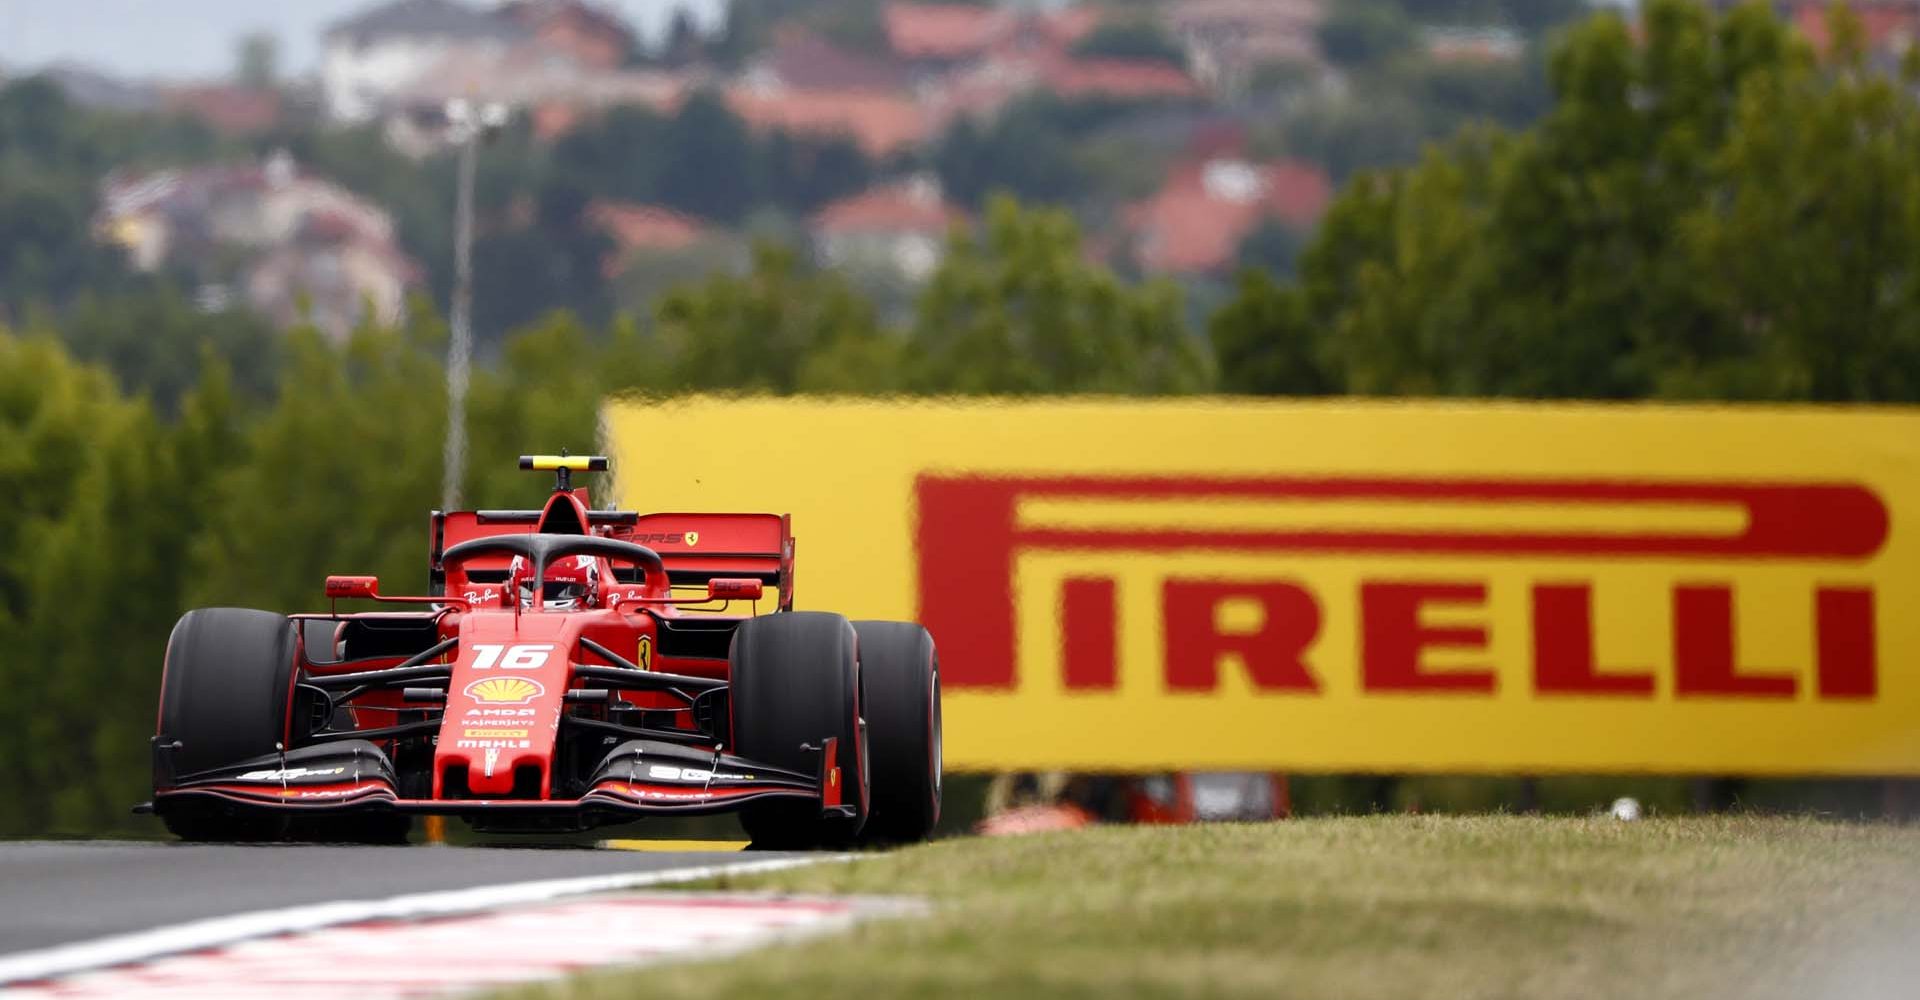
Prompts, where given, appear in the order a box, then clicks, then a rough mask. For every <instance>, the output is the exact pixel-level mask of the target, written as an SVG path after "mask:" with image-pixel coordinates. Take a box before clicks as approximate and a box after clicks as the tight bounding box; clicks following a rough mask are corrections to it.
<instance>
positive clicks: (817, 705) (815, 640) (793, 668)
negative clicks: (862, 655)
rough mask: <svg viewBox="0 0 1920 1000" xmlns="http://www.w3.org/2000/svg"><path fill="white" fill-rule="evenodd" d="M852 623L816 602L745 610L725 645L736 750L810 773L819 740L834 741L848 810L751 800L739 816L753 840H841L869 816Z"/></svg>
mask: <svg viewBox="0 0 1920 1000" xmlns="http://www.w3.org/2000/svg"><path fill="white" fill-rule="evenodd" d="M855 643H856V640H855V638H854V631H853V625H852V623H850V622H848V621H847V620H846V619H845V618H843V617H841V616H840V615H835V614H826V613H823V612H819V611H787V612H781V613H779V614H773V615H765V616H762V617H759V618H752V619H748V620H747V621H745V622H743V623H741V625H740V628H739V629H738V631H736V632H734V635H733V647H732V649H731V650H730V652H729V653H728V659H729V661H731V662H730V665H729V672H730V674H729V675H730V680H729V703H730V704H731V706H732V712H733V725H732V729H733V743H734V750H735V751H736V752H738V753H739V754H740V755H741V756H743V757H746V758H748V759H750V760H757V761H762V762H764V763H767V764H770V765H772V766H774V767H779V768H785V769H787V770H790V771H799V772H801V773H803V774H812V773H815V772H816V771H818V770H820V751H819V749H818V748H819V747H821V746H823V745H824V741H825V740H826V739H827V738H829V737H833V738H835V739H837V740H838V741H839V742H838V748H839V750H838V755H837V760H836V761H835V764H836V765H837V766H838V767H839V769H840V779H841V793H840V801H841V803H842V804H843V805H847V806H851V807H852V813H853V815H852V816H827V815H823V814H822V811H821V808H820V805H819V804H818V803H817V802H814V801H811V800H795V799H777V800H772V801H767V802H759V803H754V804H751V805H748V806H747V807H746V808H745V809H743V810H742V811H741V814H740V822H741V825H742V826H744V827H745V828H746V830H747V835H748V836H750V837H751V838H753V845H754V846H755V847H757V848H763V849H770V848H777V849H806V848H814V847H843V846H846V845H848V844H851V843H852V842H853V841H854V838H856V837H857V836H859V834H860V830H861V828H862V827H863V826H864V825H865V823H866V819H867V803H868V783H867V766H866V764H867V759H866V757H867V755H866V740H865V738H864V733H863V726H862V723H861V720H860V661H859V659H858V657H857V655H856V653H855Z"/></svg>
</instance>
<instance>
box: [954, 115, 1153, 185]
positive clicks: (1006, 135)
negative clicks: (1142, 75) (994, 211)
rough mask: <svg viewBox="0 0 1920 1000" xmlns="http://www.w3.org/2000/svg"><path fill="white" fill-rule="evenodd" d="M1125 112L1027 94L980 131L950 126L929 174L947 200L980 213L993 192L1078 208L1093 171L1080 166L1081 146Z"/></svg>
mask: <svg viewBox="0 0 1920 1000" xmlns="http://www.w3.org/2000/svg"><path fill="white" fill-rule="evenodd" d="M1131 107H1132V106H1131V105H1129V104H1127V103H1125V102H1119V101H1111V100H1073V101H1067V100H1062V99H1060V98H1058V97H1055V96H1053V95H1052V94H1047V93H1035V94H1031V95H1029V96H1027V97H1024V98H1021V99H1019V100H1017V101H1014V102H1013V103H1012V104H1010V105H1008V106H1007V107H1006V108H1005V109H1003V110H1002V111H1001V112H1000V114H999V116H998V117H996V118H994V119H993V120H992V121H991V122H988V123H986V124H981V123H980V122H977V121H975V120H974V119H972V118H970V117H962V118H961V119H960V120H958V121H957V122H955V123H954V124H953V125H952V126H950V127H949V128H948V129H947V131H946V134H944V135H942V136H941V137H940V141H939V142H938V144H937V145H936V146H935V148H934V150H933V165H934V169H935V170H936V171H938V173H939V175H940V181H941V184H942V185H943V187H944V188H945V190H946V192H947V194H948V196H949V197H952V198H954V199H956V200H958V201H961V202H963V203H965V204H968V205H984V204H986V201H987V199H988V198H989V197H990V196H991V195H993V194H995V193H997V192H1004V193H1007V194H1011V195H1014V196H1015V197H1018V198H1020V199H1021V200H1023V201H1032V202H1053V203H1074V202H1078V201H1082V200H1084V199H1085V198H1086V197H1087V195H1088V194H1089V189H1090V188H1092V187H1093V184H1092V183H1091V179H1090V178H1091V175H1092V173H1093V172H1094V171H1095V170H1096V169H1097V168H1096V167H1093V166H1092V165H1090V164H1089V163H1088V162H1087V161H1086V160H1085V159H1083V156H1084V153H1085V147H1086V145H1087V140H1088V139H1089V137H1091V136H1093V135H1094V134H1095V133H1097V132H1098V131H1099V130H1100V129H1102V128H1103V127H1105V126H1107V125H1110V124H1112V123H1114V122H1115V121H1117V120H1119V119H1121V118H1122V117H1124V116H1125V115H1126V114H1127V113H1128V111H1129V110H1130V109H1131Z"/></svg>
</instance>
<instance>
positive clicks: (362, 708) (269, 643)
mask: <svg viewBox="0 0 1920 1000" xmlns="http://www.w3.org/2000/svg"><path fill="white" fill-rule="evenodd" d="M520 465H521V468H523V469H534V470H543V471H551V472H553V473H555V474H556V478H557V480H558V481H557V483H556V485H555V488H554V491H553V494H552V495H551V496H550V497H549V498H548V500H547V502H546V505H545V506H544V507H543V508H542V509H540V510H482V511H458V512H453V513H442V512H439V511H435V512H434V513H433V515H432V518H431V546H430V551H429V558H428V567H429V581H430V590H431V593H430V594H428V595H424V596H419V597H389V596H385V595H382V594H381V593H380V591H379V585H378V581H377V580H376V579H374V578H372V577H364V576H332V577H328V578H327V581H326V595H327V597H329V598H330V599H332V600H333V601H334V603H335V610H334V611H332V612H329V613H326V614H297V615H291V616H287V615H280V614H273V613H269V612H265V611H251V610H243V609H238V608H205V609H201V610H197V611H191V612H188V613H187V614H186V616H184V617H183V618H181V619H180V622H179V624H177V625H176V626H175V627H174V630H173V634H172V636H171V638H170V639H169V640H168V643H167V651H166V660H165V667H164V673H163V675H162V679H161V692H160V710H159V722H158V731H157V733H156V734H155V736H154V738H153V774H154V795H153V801H152V803H151V804H150V808H151V809H152V811H153V812H156V813H158V814H159V816H160V818H161V819H162V820H163V821H164V822H165V824H166V826H167V828H168V829H169V830H171V831H172V832H173V833H175V834H176V835H178V836H180V837H182V838H185V839H188V840H259V839H297V840H348V841H367V842H381V841H387V842H393V841H399V840H404V839H405V838H406V836H407V832H408V829H409V827H410V825H411V822H412V817H414V816H416V815H419V814H440V815H446V816H455V817H459V818H461V819H463V820H465V821H467V822H468V823H469V824H470V825H471V826H473V827H475V828H476V829H480V830H484V831H496V832H536V833H537V832H556V831H574V830H583V829H588V828H591V827H593V826H597V825H601V824H606V823H613V822H625V821H628V820H631V819H634V818H637V817H644V816H653V815H662V814H674V815H679V814H690V813H714V812H722V811H738V812H739V814H740V818H741V821H742V823H743V825H744V826H745V827H746V830H747V832H748V834H749V835H750V836H751V837H752V838H753V840H754V842H755V844H757V845H761V846H769V847H786V848H803V847H815V846H848V845H856V844H862V843H870V842H902V841H915V840H920V839H924V838H925V837H927V836H928V835H929V834H930V833H931V831H932V830H933V827H934V824H935V823H936V822H937V821H938V819H939V816H940V786H941V753H940V735H941V733H940V663H939V657H938V655H937V654H936V652H935V650H934V646H933V640H932V638H931V637H930V636H929V635H928V634H927V631H926V630H925V629H923V628H921V627H920V626H918V625H915V624H911V623H906V622H866V621H862V622H852V621H848V620H847V619H846V618H843V617H841V616H840V615H836V614H828V613H824V612H818V611H795V610H793V555H794V539H793V536H792V533H791V521H790V518H789V517H787V516H784V515H772V514H648V515H644V516H643V515H640V514H636V513H632V512H628V511H607V510H593V509H592V508H591V506H590V504H589V501H588V495H587V490H586V489H585V488H579V489H576V488H574V487H573V485H572V481H571V476H572V474H573V473H575V472H585V471H595V472H597V471H603V470H605V469H606V468H607V461H606V459H604V458H600V457H591V456H576V457H564V456H562V457H533V456H528V457H522V458H521V459H520ZM767 587H773V588H775V593H776V594H777V600H776V601H774V602H773V603H774V605H775V607H774V608H773V609H772V610H770V611H768V612H767V613H765V614H758V613H754V612H757V611H758V609H759V607H760V605H761V604H762V603H764V602H763V601H762V597H763V593H764V592H765V589H766V588H767ZM349 599H358V600H371V601H385V602H389V603H394V604H400V605H405V606H407V609H406V610H398V611H392V612H384V613H339V612H338V602H339V601H341V600H349ZM734 602H747V604H748V613H744V614H734V613H728V612H729V611H730V610H731V609H733V608H735V607H736V606H737V605H736V604H735V603H734Z"/></svg>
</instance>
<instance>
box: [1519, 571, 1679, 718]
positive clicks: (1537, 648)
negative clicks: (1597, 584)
mask: <svg viewBox="0 0 1920 1000" xmlns="http://www.w3.org/2000/svg"><path fill="white" fill-rule="evenodd" d="M1533 684H1534V688H1535V690H1537V691H1539V692H1540V693H1541V694H1618V695H1633V696H1636V697H1648V696H1651V695H1652V694H1653V675H1652V674H1645V673H1619V672H1611V673H1601V672H1600V667H1599V666H1598V665H1597V664H1595V663H1594V652H1593V588H1592V587H1591V586H1588V585H1587V584H1583V583H1579V584H1547V583H1543V584H1537V585H1535V586H1534V588H1533Z"/></svg>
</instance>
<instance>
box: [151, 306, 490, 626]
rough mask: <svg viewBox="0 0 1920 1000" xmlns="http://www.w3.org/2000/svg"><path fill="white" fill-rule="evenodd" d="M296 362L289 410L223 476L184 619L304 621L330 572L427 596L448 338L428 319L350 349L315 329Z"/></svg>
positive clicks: (254, 434)
mask: <svg viewBox="0 0 1920 1000" xmlns="http://www.w3.org/2000/svg"><path fill="white" fill-rule="evenodd" d="M287 349H288V353H289V356H288V361H287V364H286V365H285V367H284V368H283V375H282V379H281V383H280V396H279V399H278V400H277V401H276V402H275V404H274V405H273V407H272V408H270V409H269V410H267V411H266V412H264V413H262V414H260V415H259V416H258V417H256V418H254V419H253V420H251V421H249V427H248V430H247V434H246V440H247V445H248V447H247V454H249V455H251V456H254V460H253V461H249V462H244V463H237V464H235V465H233V466H231V467H228V468H225V469H223V470H221V472H220V473H219V475H218V476H216V477H215V489H216V493H215V499H214V506H215V507H216V508H217V509H218V510H219V511H220V515H221V516H220V518H219V520H218V522H217V523H216V524H215V525H214V526H213V530H210V531H208V532H206V533H204V534H202V535H201V536H200V537H199V538H198V539H197V540H196V545H195V550H194V555H195V562H196V564H197V565H199V566H200V567H202V572H201V574H200V575H199V576H198V577H197V578H196V579H195V580H194V581H193V583H192V585H191V586H190V587H188V588H187V593H186V595H185V599H184V601H183V602H182V603H183V606H185V607H199V606H205V605H215V604H237V605H241V606H245V607H258V608H265V609H268V610H277V611H294V610H301V609H304V608H308V607H311V606H312V605H314V603H315V602H316V601H317V600H319V598H320V585H321V583H322V582H323V581H324V580H325V578H326V575H327V574H328V573H368V574H374V575H378V576H380V577H381V578H382V580H383V581H384V582H385V586H386V589H387V590H388V591H389V592H391V593H424V592H425V587H426V584H427V580H426V559H425V557H424V554H423V553H424V550H423V549H422V548H421V544H422V543H421V542H420V539H421V537H422V535H421V532H422V531H423V530H424V527H425V524H426V518H427V512H428V511H429V510H431V509H432V508H433V507H434V506H435V505H436V503H437V501H438V500H439V495H440V462H439V461H438V456H439V455H440V448H441V441H442V439H443V438H444V436H445V431H446V398H445V394H444V391H443V387H444V377H443V375H442V369H441V364H440V357H441V355H442V353H443V352H444V351H445V349H446V346H445V330H444V327H442V326H441V324H440V323H439V322H438V320H436V319H434V318H433V317H432V316H430V315H428V314H426V313H424V312H419V311H417V312H416V313H415V315H414V316H413V317H412V318H411V319H410V320H409V322H408V323H407V325H406V326H405V327H404V328H402V329H398V330H390V329H382V328H377V327H371V326H367V327H362V328H361V329H359V330H356V331H355V332H354V333H353V335H352V337H351V339H350V340H349V341H348V343H347V344H346V346H345V349H344V350H337V349H335V348H333V347H332V346H330V345H329V344H327V343H326V342H325V340H324V339H323V338H322V337H321V336H320V334H319V333H317V332H316V331H313V330H311V329H304V328H302V329H295V330H293V331H291V332H289V334H288V335H287ZM396 456H404V458H403V459H401V460H396V458H395V457H396ZM473 464H478V463H473Z"/></svg>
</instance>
